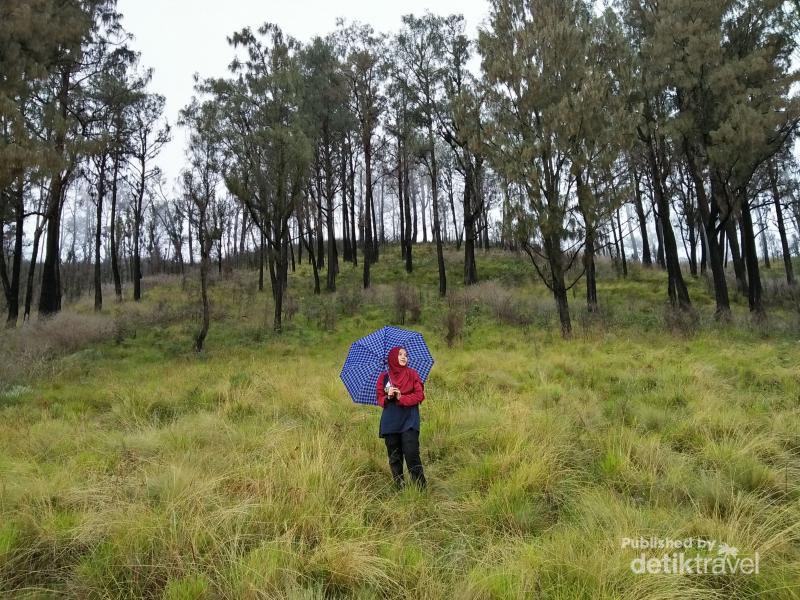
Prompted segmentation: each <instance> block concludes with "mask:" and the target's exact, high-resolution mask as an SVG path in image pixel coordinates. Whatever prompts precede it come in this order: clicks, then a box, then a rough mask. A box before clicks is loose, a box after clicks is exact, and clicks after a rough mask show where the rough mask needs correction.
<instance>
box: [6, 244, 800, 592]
mask: <svg viewBox="0 0 800 600" xmlns="http://www.w3.org/2000/svg"><path fill="white" fill-rule="evenodd" d="M396 255H397V249H396V248H392V249H389V251H388V252H387V253H384V255H383V256H382V257H381V262H380V264H378V265H377V266H375V267H374V269H373V277H374V279H373V280H374V282H375V284H374V286H373V288H372V289H371V290H369V291H368V292H362V291H361V290H360V289H359V285H358V283H359V281H360V269H358V270H353V269H352V268H351V267H350V266H349V265H348V266H346V267H344V268H343V272H342V274H341V277H340V280H339V281H340V285H339V289H340V291H339V292H337V293H336V294H334V295H327V294H323V295H322V296H319V297H316V296H314V295H313V294H311V293H310V291H311V284H310V271H309V267H308V265H306V264H303V265H302V266H300V267H298V270H297V272H296V273H295V274H293V275H292V276H291V282H290V287H291V291H290V298H289V300H288V302H287V321H286V327H285V331H284V333H283V334H282V335H280V336H278V335H276V334H274V333H273V332H272V331H271V313H272V310H271V305H270V304H271V303H270V299H269V292H268V291H265V292H264V293H258V292H257V290H256V286H255V281H256V276H257V274H256V273H254V272H246V271H237V272H234V273H232V274H229V275H228V276H227V277H223V278H220V279H219V280H218V281H216V282H215V284H214V287H213V288H212V290H211V294H212V324H211V330H210V332H209V337H208V339H207V347H206V351H205V352H204V353H203V354H202V355H197V354H195V353H194V352H193V351H192V336H193V334H194V332H195V330H196V329H197V326H198V322H199V319H198V300H197V299H198V284H197V281H196V278H195V277H194V276H192V277H189V278H187V279H186V280H182V279H181V278H180V277H159V278H151V279H146V280H145V285H144V290H145V300H144V301H143V302H142V303H141V304H139V305H136V304H134V303H133V302H131V301H127V302H125V303H123V304H122V305H116V306H109V307H108V308H107V312H106V313H104V314H103V315H101V316H95V315H93V314H92V310H91V304H90V299H89V298H87V299H85V300H82V301H81V302H79V303H78V304H76V305H74V306H71V307H69V308H68V309H67V310H65V311H64V312H63V314H62V315H60V316H59V317H57V318H56V319H54V320H53V321H50V322H46V323H35V324H33V325H28V326H26V327H25V328H21V329H20V330H18V331H15V332H2V333H0V596H2V597H9V598H62V597H70V598H169V599H179V598H186V599H188V598H232V599H233V598H276V599H277V598H297V599H299V598H309V599H310V598H431V599H432V598H459V599H461V598H465V599H484V598H486V599H488V598H498V599H500V598H554V599H555V598H559V599H572V598H586V599H595V598H664V599H673V598H698V599H700V598H703V599H705V598H719V599H723V598H738V599H743V598H770V599H771V598H779V599H784V598H800V485H799V484H798V480H799V479H798V478H799V477H800V369H798V365H800V343H798V340H800V313H798V311H797V309H796V307H794V306H793V305H792V304H791V303H789V302H784V303H783V305H782V306H775V307H772V308H771V309H770V317H769V320H768V322H767V323H766V324H758V325H753V324H751V323H750V322H749V319H748V316H747V308H746V303H744V302H743V301H742V300H741V299H737V300H736V304H735V306H734V323H733V324H732V325H729V326H721V325H717V324H716V323H714V321H713V319H712V317H711V313H712V312H713V301H712V298H711V297H710V296H709V286H708V284H707V283H706V282H705V280H703V279H697V280H690V281H689V285H690V293H691V294H692V298H693V301H694V302H695V305H696V306H697V308H698V317H697V320H696V321H692V320H685V319H684V320H682V319H676V318H674V317H673V316H672V315H671V313H670V311H668V310H667V309H666V306H665V298H664V296H665V291H666V286H665V275H664V274H663V273H661V272H659V271H648V270H642V269H638V268H634V269H632V272H631V273H630V275H629V277H628V278H627V279H622V278H618V277H617V276H616V275H615V273H614V270H613V269H612V268H611V267H610V265H606V264H604V265H601V267H602V268H601V273H600V282H599V297H600V303H601V306H602V310H601V312H600V313H599V314H598V315H595V316H591V317H589V316H587V315H586V314H585V312H584V310H583V307H584V302H583V288H582V285H583V284H582V283H581V284H579V286H580V287H579V288H578V289H576V291H575V295H574V296H571V298H570V301H571V309H572V311H573V315H574V321H573V326H574V336H573V339H571V340H568V341H564V340H562V339H561V337H560V334H559V329H558V323H557V318H556V314H555V311H554V307H553V302H552V299H551V297H550V296H549V295H548V294H547V293H546V292H547V290H546V289H545V288H544V287H543V286H542V284H541V283H538V282H536V281H535V279H534V276H533V271H532V268H531V267H530V265H528V264H527V263H526V262H525V260H524V259H523V258H522V257H516V256H514V255H510V254H503V253H500V252H499V251H498V252H495V251H492V252H491V253H488V254H483V253H479V255H478V270H479V276H480V277H481V279H482V281H483V283H481V284H479V285H478V286H475V287H473V288H470V289H468V290H464V289H463V287H462V286H460V285H459V283H458V280H459V279H460V278H461V267H460V262H459V261H460V256H459V255H458V254H457V253H456V252H455V251H450V252H448V256H447V260H448V274H449V277H450V282H449V283H450V287H451V289H452V290H453V291H452V292H451V294H450V296H449V298H448V299H446V300H441V299H439V298H438V297H437V293H436V290H437V287H436V285H437V281H436V274H435V263H434V261H433V258H434V256H433V253H432V251H431V249H430V248H420V249H419V250H418V251H417V262H416V266H417V268H416V270H415V272H414V274H413V275H412V276H410V277H408V276H406V274H405V273H404V271H403V270H402V265H401V263H400V260H399V257H397V256H396ZM779 287H780V286H778V285H777V284H775V285H773V286H768V290H773V289H774V290H778V289H779ZM779 296H780V294H779V293H777V292H775V293H774V294H772V297H774V298H775V299H777V298H779ZM106 297H107V298H111V297H112V294H107V296H106ZM400 304H403V305H405V306H406V307H407V308H408V310H407V314H406V317H405V326H407V327H412V328H414V329H417V330H419V331H421V332H422V333H423V334H424V335H425V338H426V340H427V341H428V344H429V346H430V348H431V351H432V353H433V355H434V357H435V358H436V364H435V366H434V369H433V371H432V372H431V376H430V378H429V381H428V384H427V388H426V392H427V399H426V400H425V402H424V403H423V405H422V407H421V413H422V432H421V436H420V442H421V448H422V459H423V463H424V465H425V469H426V475H427V477H428V481H429V488H428V489H427V490H425V491H422V492H420V491H419V490H416V489H414V488H407V489H406V490H404V491H402V492H396V491H394V490H393V489H392V486H391V481H390V475H389V468H388V464H387V460H386V450H385V447H384V445H383V441H382V440H381V439H380V438H379V437H378V434H377V432H378V420H379V410H380V409H378V408H377V407H375V408H372V407H365V406H357V405H354V404H353V403H352V402H351V401H350V399H349V397H348V396H347V392H346V390H345V389H344V386H343V385H342V384H341V382H340V380H339V377H338V375H339V370H340V368H341V365H342V363H343V361H344V358H345V356H346V354H347V350H348V348H349V345H350V343H351V342H352V341H353V340H355V339H357V338H358V337H361V336H362V335H365V334H366V333H368V332H369V331H371V330H372V329H374V328H377V327H380V326H382V325H384V324H386V323H394V324H399V323H400V320H401V317H400V315H399V311H398V305H400ZM415 304H418V307H416V309H415V306H414V305H415ZM415 313H418V314H415ZM412 320H413V321H414V322H412ZM448 323H449V327H448ZM448 329H449V330H450V333H449V335H448ZM448 337H449V338H450V342H451V343H448ZM640 537H642V538H651V537H655V538H660V539H667V540H683V539H694V540H697V539H702V540H713V541H716V542H717V543H725V544H728V545H730V546H735V547H736V548H737V549H738V557H739V558H743V557H744V558H747V557H751V558H752V557H755V555H756V553H758V555H759V561H760V562H759V567H760V568H759V573H758V574H744V573H741V572H737V573H730V572H726V573H722V574H683V575H677V574H664V573H661V574H637V573H634V572H633V570H632V568H631V565H632V561H633V560H634V559H635V558H637V557H638V556H640V554H642V552H645V553H646V554H647V555H648V556H656V557H660V556H661V555H662V554H664V553H665V552H664V551H655V550H654V551H650V552H648V551H642V550H638V549H634V548H631V547H623V541H622V540H623V539H624V538H634V539H638V538H640ZM701 553H702V554H703V555H704V556H706V555H707V556H714V555H716V554H717V552H716V551H711V550H709V551H702V552H701ZM695 554H696V552H695ZM693 555H694V554H693Z"/></svg>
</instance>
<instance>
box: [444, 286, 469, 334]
mask: <svg viewBox="0 0 800 600" xmlns="http://www.w3.org/2000/svg"><path fill="white" fill-rule="evenodd" d="M464 317H465V315H464V299H463V298H459V297H454V296H450V297H448V300H447V312H446V313H445V315H444V328H445V336H444V339H445V341H446V342H447V345H448V346H451V347H452V345H453V344H454V343H455V341H456V340H457V339H459V338H460V337H461V336H462V334H463V332H464Z"/></svg>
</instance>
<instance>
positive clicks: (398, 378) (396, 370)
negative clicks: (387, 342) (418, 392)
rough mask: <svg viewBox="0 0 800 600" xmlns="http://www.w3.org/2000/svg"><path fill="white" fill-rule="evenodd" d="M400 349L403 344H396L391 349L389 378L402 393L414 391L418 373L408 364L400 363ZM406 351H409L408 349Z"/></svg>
mask: <svg viewBox="0 0 800 600" xmlns="http://www.w3.org/2000/svg"><path fill="white" fill-rule="evenodd" d="M400 349H401V346H395V347H394V348H392V349H391V350H389V359H388V362H389V380H390V381H391V382H392V385H393V386H394V387H396V388H398V389H399V390H400V393H401V394H409V393H411V392H413V391H414V382H415V381H416V379H417V377H418V375H417V372H416V371H415V370H414V369H412V368H410V367H409V366H408V365H406V366H405V367H403V366H401V365H400V360H399V359H398V356H399V355H400ZM406 353H408V351H407V350H406Z"/></svg>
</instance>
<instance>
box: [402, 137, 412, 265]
mask: <svg viewBox="0 0 800 600" xmlns="http://www.w3.org/2000/svg"><path fill="white" fill-rule="evenodd" d="M409 175H410V174H409V172H408V149H407V148H406V147H405V144H404V145H403V198H404V199H405V213H406V217H405V226H406V228H405V238H406V273H411V271H412V270H413V268H414V264H413V260H412V258H413V252H412V247H413V246H412V243H411V236H412V234H413V227H412V224H411V178H410V176H409Z"/></svg>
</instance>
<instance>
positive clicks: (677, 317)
mask: <svg viewBox="0 0 800 600" xmlns="http://www.w3.org/2000/svg"><path fill="white" fill-rule="evenodd" d="M664 326H665V327H666V328H667V329H668V330H669V331H671V332H672V333H677V334H680V335H684V336H687V337H691V336H694V335H695V334H696V333H697V332H698V330H699V329H700V316H699V315H698V313H697V310H695V309H694V308H690V309H689V310H681V309H679V308H673V307H672V306H670V305H667V307H666V308H665V309H664Z"/></svg>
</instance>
